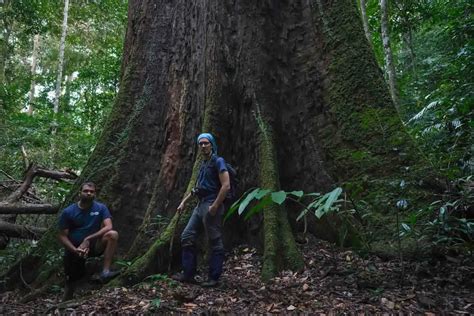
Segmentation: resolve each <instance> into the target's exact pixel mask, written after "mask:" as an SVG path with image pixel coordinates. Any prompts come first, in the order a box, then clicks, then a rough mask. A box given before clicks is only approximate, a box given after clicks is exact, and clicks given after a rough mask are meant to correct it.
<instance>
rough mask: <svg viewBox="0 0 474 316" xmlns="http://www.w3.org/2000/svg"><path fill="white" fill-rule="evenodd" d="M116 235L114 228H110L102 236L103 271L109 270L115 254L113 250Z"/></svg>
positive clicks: (114, 248)
mask: <svg viewBox="0 0 474 316" xmlns="http://www.w3.org/2000/svg"><path fill="white" fill-rule="evenodd" d="M118 237H119V236H118V233H117V232H116V231H115V230H111V231H109V232H107V233H105V234H104V236H103V237H102V243H103V245H104V246H105V249H104V267H103V271H104V272H107V271H110V266H111V264H112V259H113V257H114V254H115V250H116V249H117V242H118Z"/></svg>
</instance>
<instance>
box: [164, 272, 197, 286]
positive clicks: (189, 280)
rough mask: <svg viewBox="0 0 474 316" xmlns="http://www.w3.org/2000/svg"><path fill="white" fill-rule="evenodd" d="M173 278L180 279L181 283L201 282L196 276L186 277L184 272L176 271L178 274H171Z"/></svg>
mask: <svg viewBox="0 0 474 316" xmlns="http://www.w3.org/2000/svg"><path fill="white" fill-rule="evenodd" d="M171 279H173V280H175V281H178V282H181V283H189V284H195V285H197V284H199V283H200V282H199V281H198V280H196V278H194V277H192V278H186V277H185V276H184V273H176V274H173V275H172V276H171Z"/></svg>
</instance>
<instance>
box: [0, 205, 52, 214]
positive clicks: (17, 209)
mask: <svg viewBox="0 0 474 316" xmlns="http://www.w3.org/2000/svg"><path fill="white" fill-rule="evenodd" d="M58 210H59V206H57V205H52V204H20V203H0V214H56V213H57V212H58Z"/></svg>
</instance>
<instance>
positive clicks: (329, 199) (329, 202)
mask: <svg viewBox="0 0 474 316" xmlns="http://www.w3.org/2000/svg"><path fill="white" fill-rule="evenodd" d="M341 193H342V189H341V188H339V187H338V188H335V189H334V190H332V191H331V192H330V193H328V194H329V195H328V197H327V200H326V203H325V204H324V210H325V211H329V209H330V207H331V206H332V205H333V203H334V202H335V201H336V200H337V199H338V198H339V195H341Z"/></svg>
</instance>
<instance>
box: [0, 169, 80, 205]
mask: <svg viewBox="0 0 474 316" xmlns="http://www.w3.org/2000/svg"><path fill="white" fill-rule="evenodd" d="M36 176H38V177H43V178H50V179H54V180H63V179H71V180H72V179H76V178H77V175H76V174H75V173H74V172H72V171H70V170H67V171H57V170H49V169H44V168H40V167H38V166H36V164H34V163H33V164H30V166H29V167H28V169H27V170H26V173H25V180H23V183H22V184H21V185H20V186H19V187H18V189H16V190H15V191H14V192H13V193H12V194H10V195H9V196H8V197H7V199H6V200H5V202H8V203H12V202H15V201H17V200H18V199H20V198H21V196H22V195H23V194H24V193H25V192H26V191H27V190H28V189H29V187H30V186H31V183H33V179H34V177H36Z"/></svg>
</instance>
